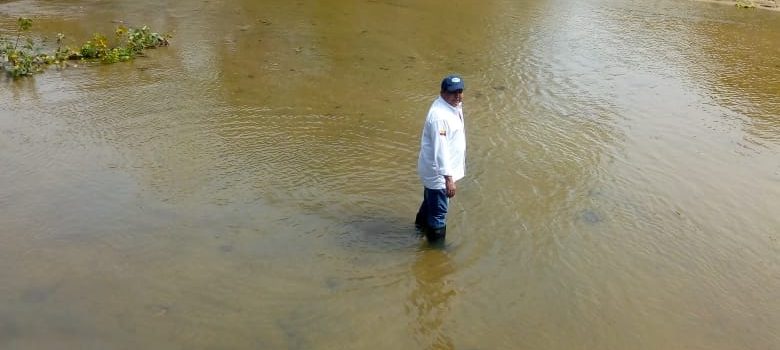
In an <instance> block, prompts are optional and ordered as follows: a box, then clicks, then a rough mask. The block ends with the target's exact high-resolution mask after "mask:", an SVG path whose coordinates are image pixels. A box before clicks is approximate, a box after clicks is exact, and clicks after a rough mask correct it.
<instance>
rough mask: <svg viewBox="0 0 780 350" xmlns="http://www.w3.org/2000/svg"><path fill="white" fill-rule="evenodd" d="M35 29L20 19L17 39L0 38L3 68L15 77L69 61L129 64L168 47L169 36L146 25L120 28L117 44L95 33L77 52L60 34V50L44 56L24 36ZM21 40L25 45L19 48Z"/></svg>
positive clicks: (58, 37) (117, 30) (58, 45)
mask: <svg viewBox="0 0 780 350" xmlns="http://www.w3.org/2000/svg"><path fill="white" fill-rule="evenodd" d="M30 28H32V20H31V19H29V18H19V20H18V21H17V29H16V37H15V38H14V39H13V40H10V39H7V38H5V37H3V36H0V69H2V70H3V71H5V72H6V73H7V74H8V75H10V76H12V77H20V76H27V75H32V74H35V73H37V72H40V71H42V70H43V69H44V68H45V67H46V66H48V65H52V64H63V63H64V62H66V61H68V60H95V61H100V62H102V63H116V62H123V61H129V60H131V59H133V58H135V57H136V56H138V55H142V54H143V51H144V50H146V49H150V48H154V47H159V46H167V45H168V38H169V37H170V36H168V35H161V34H159V33H156V32H152V31H151V29H149V27H147V26H143V27H141V28H127V27H124V26H119V27H117V29H116V31H115V32H114V37H115V40H114V41H115V45H114V46H112V45H110V43H109V40H108V38H107V37H106V36H104V35H102V34H99V33H96V34H94V35H93V36H92V39H90V40H88V41H87V42H86V43H84V44H83V45H81V47H80V48H79V49H78V50H77V51H74V50H72V49H71V48H69V47H67V46H63V45H64V40H65V35H63V34H62V33H57V48H56V50H55V51H54V52H53V53H51V54H46V53H41V51H42V50H41V49H40V48H39V47H38V46H36V44H35V42H34V41H33V40H32V39H31V38H29V37H25V36H23V32H27V31H29V30H30ZM20 41H22V42H23V45H22V46H21V47H20V46H19V43H20Z"/></svg>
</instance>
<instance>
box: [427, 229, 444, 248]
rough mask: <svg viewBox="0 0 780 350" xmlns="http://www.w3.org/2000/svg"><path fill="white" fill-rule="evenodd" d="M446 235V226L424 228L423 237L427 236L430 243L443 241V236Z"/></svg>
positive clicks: (434, 243)
mask: <svg viewBox="0 0 780 350" xmlns="http://www.w3.org/2000/svg"><path fill="white" fill-rule="evenodd" d="M446 236H447V226H444V227H441V228H435V229H427V230H425V238H427V239H428V243H429V244H432V245H437V244H442V243H444V238H445V237H446Z"/></svg>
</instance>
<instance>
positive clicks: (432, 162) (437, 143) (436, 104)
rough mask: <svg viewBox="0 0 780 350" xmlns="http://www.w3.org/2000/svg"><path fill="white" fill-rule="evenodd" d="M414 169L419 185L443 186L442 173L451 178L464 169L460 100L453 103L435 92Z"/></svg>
mask: <svg viewBox="0 0 780 350" xmlns="http://www.w3.org/2000/svg"><path fill="white" fill-rule="evenodd" d="M417 173H418V174H419V175H420V179H421V180H422V183H423V186H425V187H426V188H430V189H443V188H446V185H445V181H444V176H445V175H447V176H452V180H453V181H458V180H460V179H462V178H463V176H464V175H465V173H466V129H465V128H464V124H463V109H462V103H461V104H458V107H453V106H451V105H450V104H449V103H447V101H445V100H444V99H443V98H441V96H439V97H438V98H437V99H436V100H435V101H433V104H431V108H430V109H429V110H428V117H427V118H425V126H424V127H423V131H422V137H421V140H420V156H419V158H418V160H417Z"/></svg>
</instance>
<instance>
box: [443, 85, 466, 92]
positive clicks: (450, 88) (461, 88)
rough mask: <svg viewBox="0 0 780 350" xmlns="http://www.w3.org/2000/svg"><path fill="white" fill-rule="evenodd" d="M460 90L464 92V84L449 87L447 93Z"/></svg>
mask: <svg viewBox="0 0 780 350" xmlns="http://www.w3.org/2000/svg"><path fill="white" fill-rule="evenodd" d="M458 90H463V83H457V84H455V85H452V86H448V87H447V91H449V92H453V91H458Z"/></svg>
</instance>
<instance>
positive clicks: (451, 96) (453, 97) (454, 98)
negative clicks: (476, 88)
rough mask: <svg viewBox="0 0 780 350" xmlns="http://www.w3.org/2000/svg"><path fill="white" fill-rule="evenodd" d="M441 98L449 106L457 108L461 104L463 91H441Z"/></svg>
mask: <svg viewBox="0 0 780 350" xmlns="http://www.w3.org/2000/svg"><path fill="white" fill-rule="evenodd" d="M441 98H443V99H444V101H447V103H449V104H450V106H453V107H457V106H458V104H459V103H461V102H463V90H455V91H453V92H449V91H443V92H442V93H441Z"/></svg>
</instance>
